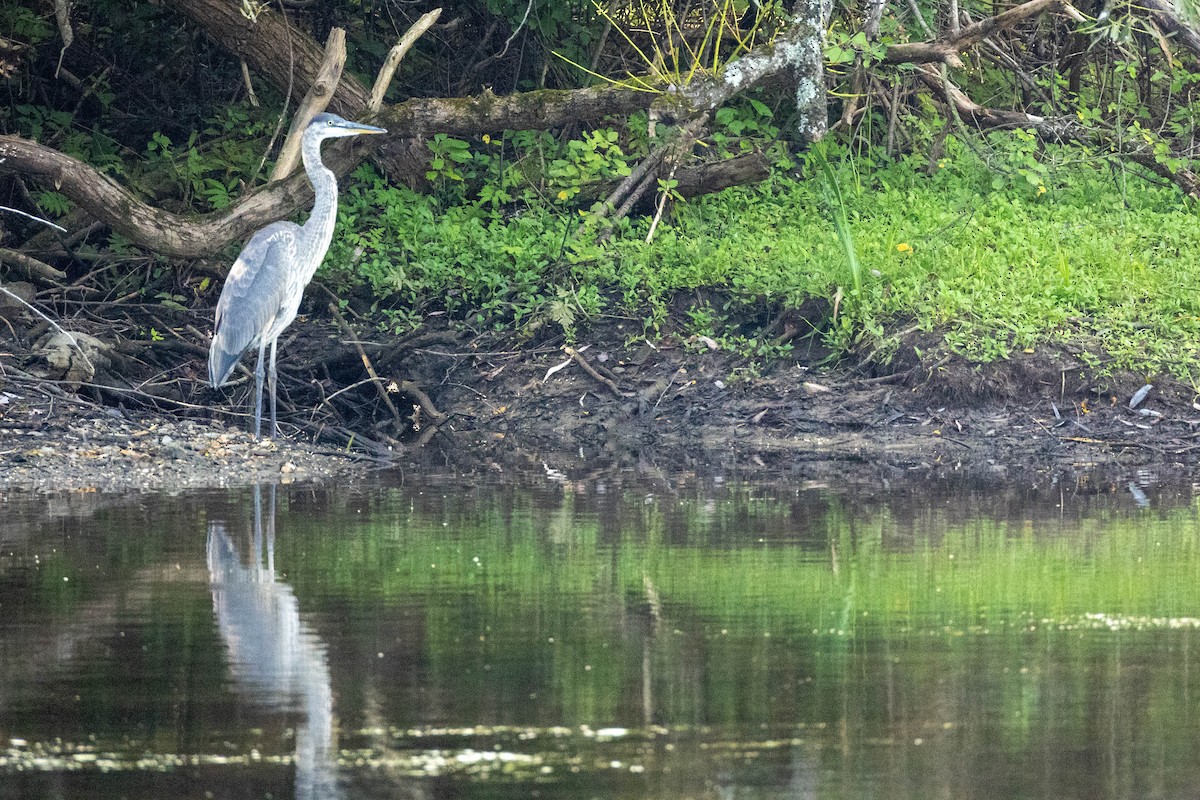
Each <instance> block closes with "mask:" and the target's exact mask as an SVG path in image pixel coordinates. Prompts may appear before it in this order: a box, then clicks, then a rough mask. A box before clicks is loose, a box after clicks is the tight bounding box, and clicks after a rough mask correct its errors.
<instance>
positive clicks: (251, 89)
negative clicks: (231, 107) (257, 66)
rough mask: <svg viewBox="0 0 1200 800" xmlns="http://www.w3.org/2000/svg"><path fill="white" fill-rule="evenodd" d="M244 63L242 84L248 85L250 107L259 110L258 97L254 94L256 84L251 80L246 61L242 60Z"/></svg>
mask: <svg viewBox="0 0 1200 800" xmlns="http://www.w3.org/2000/svg"><path fill="white" fill-rule="evenodd" d="M241 62H242V82H243V83H245V84H246V99H247V100H249V101H250V105H251V106H253V107H254V108H258V95H256V94H255V93H254V83H253V82H252V81H251V80H250V66H249V65H248V64H247V63H246V59H244V58H243V59H241Z"/></svg>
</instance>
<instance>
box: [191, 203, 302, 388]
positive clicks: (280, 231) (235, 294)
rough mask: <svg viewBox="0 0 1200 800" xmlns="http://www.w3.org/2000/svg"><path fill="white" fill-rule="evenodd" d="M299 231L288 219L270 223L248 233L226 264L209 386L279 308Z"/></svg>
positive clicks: (226, 374)
mask: <svg viewBox="0 0 1200 800" xmlns="http://www.w3.org/2000/svg"><path fill="white" fill-rule="evenodd" d="M299 234H300V226H299V225H297V224H295V223H294V222H274V223H271V224H270V225H268V226H267V227H265V228H263V229H262V230H261V231H259V232H258V233H256V234H254V236H253V237H252V238H251V239H250V241H249V242H247V243H246V246H245V248H243V250H242V252H241V255H239V256H238V257H237V261H235V262H233V266H232V267H230V269H229V277H228V278H226V279H225V287H224V288H223V289H222V290H221V299H220V300H219V301H218V302H217V320H216V327H215V328H214V330H213V340H212V345H211V346H210V348H209V351H208V377H209V381H210V382H211V383H212V385H213V387H214V388H215V387H217V386H220V385H221V384H223V383H224V382H225V381H226V380H227V379H228V378H229V373H231V372H232V371H233V368H234V365H236V364H237V362H238V359H239V358H241V355H242V353H243V352H244V351H245V350H246V348H247V347H250V346H251V345H252V344H255V343H256V340H257V339H258V337H259V336H260V335H261V334H262V333H263V331H264V329H265V328H266V327H267V325H269V324H270V322H271V320H273V319H275V316H276V315H277V314H278V313H279V309H280V308H281V307H282V305H283V302H284V299H285V298H286V296H287V291H288V282H289V273H290V271H291V270H292V269H293V268H294V264H295V263H296V243H297V241H298V239H299Z"/></svg>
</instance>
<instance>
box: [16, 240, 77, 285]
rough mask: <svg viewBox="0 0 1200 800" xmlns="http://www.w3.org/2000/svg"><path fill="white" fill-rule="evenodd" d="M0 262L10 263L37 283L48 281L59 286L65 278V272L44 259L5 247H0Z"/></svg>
mask: <svg viewBox="0 0 1200 800" xmlns="http://www.w3.org/2000/svg"><path fill="white" fill-rule="evenodd" d="M0 263H8V264H12V265H13V266H14V267H16V268H17V269H19V270H21V272H23V273H25V277H27V278H30V279H32V280H35V281H37V282H38V283H49V284H51V285H52V286H59V285H61V284H63V283H65V282H66V280H67V273H65V272H63V271H62V270H57V269H55V268H54V267H52V266H50V265H49V264H47V263H46V262H45V261H39V260H38V259H36V258H33V257H31V256H27V255H25V254H24V253H18V252H17V251H16V250H9V249H8V248H7V247H0Z"/></svg>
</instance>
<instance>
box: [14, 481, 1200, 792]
mask: <svg viewBox="0 0 1200 800" xmlns="http://www.w3.org/2000/svg"><path fill="white" fill-rule="evenodd" d="M401 477H402V476H394V477H383V478H380V479H379V480H377V481H373V482H372V483H370V484H369V485H344V486H336V485H334V486H326V487H316V488H314V487H303V486H279V487H270V486H264V487H261V488H259V489H246V490H241V491H234V492H219V493H212V492H210V493H195V494H182V495H176V496H169V495H153V494H147V495H127V496H105V495H96V494H90V495H89V494H75V495H63V496H47V495H21V494H10V495H7V496H4V497H2V498H0V519H2V520H3V522H2V523H0V674H2V675H3V676H4V679H3V681H2V682H0V798H67V797H70V798H75V797H79V798H84V797H86V798H97V799H102V798H158V797H172V798H175V797H180V798H190V797H196V798H202V797H207V798H235V797H236V798H251V797H253V798H268V797H270V798H292V797H294V798H375V797H378V798H384V797H387V798H393V797H456V798H458V797H466V798H475V797H477V798H497V797H499V798H504V797H541V798H548V797H549V798H553V797H562V798H586V797H596V798H610V797H611V798H616V797H621V798H670V799H672V800H677V799H681V798H785V797H786V798H935V797H946V798H950V797H953V798H965V797H978V798H993V797H995V798H1008V797H1013V798H1016V797H1021V798H1024V797H1046V798H1125V797H1128V798H1149V797H1162V798H1176V797H1178V798H1184V797H1194V796H1195V795H1196V789H1195V787H1196V786H1198V785H1200V747H1198V745H1200V715H1197V713H1196V709H1193V708H1192V702H1193V698H1194V697H1196V692H1195V691H1194V690H1193V689H1192V686H1193V684H1196V683H1197V674H1198V673H1200V669H1197V668H1196V666H1197V665H1193V664H1192V657H1191V656H1192V653H1193V651H1194V650H1195V649H1197V647H1200V640H1198V639H1197V637H1198V628H1200V552H1198V549H1200V548H1198V546H1197V531H1198V530H1200V520H1198V517H1197V509H1198V506H1197V502H1196V499H1195V497H1194V496H1193V491H1192V489H1191V487H1182V488H1175V489H1166V488H1163V487H1161V486H1156V485H1153V484H1149V483H1148V482H1147V481H1146V480H1142V481H1140V483H1139V481H1138V480H1137V479H1134V480H1132V481H1126V480H1124V479H1122V480H1118V481H1111V482H1104V483H1096V482H1094V481H1083V482H1072V483H1070V484H1066V483H1063V482H1061V481H1060V482H1055V481H1052V480H1049V479H1044V480H1042V481H1040V483H1039V485H1038V487H1037V488H1026V487H1022V486H1016V485H1011V484H1008V485H1005V484H995V483H986V484H981V483H975V482H971V481H967V480H961V481H941V482H931V483H927V484H921V485H916V486H911V487H905V488H903V489H895V488H892V489H889V488H885V487H884V486H878V487H875V488H869V489H862V488H850V487H832V488H831V487H829V486H824V485H811V484H809V485H787V484H784V483H778V484H773V485H765V484H754V483H747V482H741V481H734V480H721V479H720V478H707V479H697V478H694V477H684V478H679V479H668V478H663V477H657V478H653V479H646V478H642V477H638V476H635V475H631V474H628V475H627V474H614V475H609V476H606V477H604V478H598V479H597V478H592V479H583V480H571V479H569V478H568V477H567V476H564V475H561V474H559V473H557V472H555V471H553V470H549V469H548V470H547V471H546V472H545V473H544V474H537V475H533V476H526V477H524V478H520V479H508V478H504V479H502V476H499V475H498V476H497V479H496V480H493V481H483V482H481V481H479V480H478V479H470V480H466V479H462V480H460V479H455V478H453V477H444V478H425V479H421V480H414V478H413V476H412V475H408V476H405V477H404V479H403V481H402V480H401ZM1197 689H1198V690H1200V686H1197Z"/></svg>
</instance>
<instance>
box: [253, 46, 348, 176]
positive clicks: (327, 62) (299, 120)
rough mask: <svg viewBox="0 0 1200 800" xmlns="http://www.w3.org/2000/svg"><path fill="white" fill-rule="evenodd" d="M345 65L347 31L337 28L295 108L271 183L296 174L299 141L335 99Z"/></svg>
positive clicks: (298, 159)
mask: <svg viewBox="0 0 1200 800" xmlns="http://www.w3.org/2000/svg"><path fill="white" fill-rule="evenodd" d="M345 65H346V31H345V30H343V29H342V28H334V29H333V30H331V31H330V32H329V39H328V40H327V41H326V42H325V58H324V60H323V61H322V62H321V68H320V70H318V71H317V77H316V80H314V81H313V84H312V86H311V87H310V88H309V90H308V94H306V95H304V99H303V100H301V101H300V105H299V107H297V108H296V115H295V116H294V117H292V127H291V128H290V129H288V135H287V139H286V140H285V141H284V143H283V147H282V148H281V149H280V151H279V159H278V160H277V161H276V162H275V169H274V170H272V172H271V177H270V178H268V179H267V182H268V183H275V182H277V181H281V180H283V179H284V178H286V177H287V176H289V175H291V174H292V173H293V172H295V171H296V165H297V164H299V163H300V138H301V136H302V135H303V134H304V129H305V128H307V127H308V123H309V122H310V121H312V118H313V117H315V116H316V115H317V114H319V113H321V112H322V111H324V110H325V108H326V107H327V106H328V105H329V101H330V100H332V99H333V93H334V90H336V89H337V85H338V81H340V80H341V79H342V68H343V67H344V66H345Z"/></svg>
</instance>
